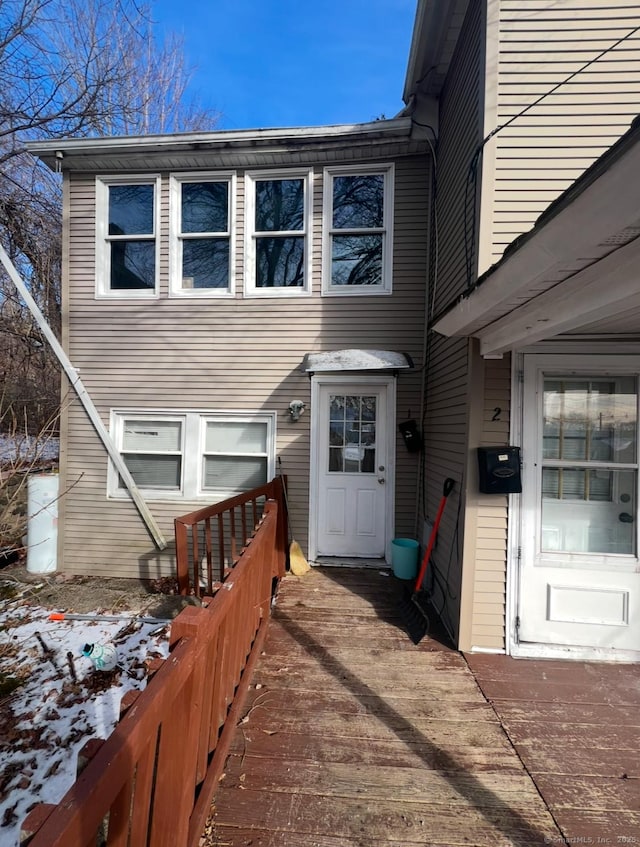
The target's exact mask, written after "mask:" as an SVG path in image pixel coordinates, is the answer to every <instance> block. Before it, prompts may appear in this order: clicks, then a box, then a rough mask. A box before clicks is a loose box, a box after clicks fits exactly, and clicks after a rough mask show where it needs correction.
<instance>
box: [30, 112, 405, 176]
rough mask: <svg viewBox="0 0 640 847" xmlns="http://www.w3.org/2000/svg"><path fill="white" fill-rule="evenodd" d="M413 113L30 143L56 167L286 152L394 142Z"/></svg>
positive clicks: (31, 147)
mask: <svg viewBox="0 0 640 847" xmlns="http://www.w3.org/2000/svg"><path fill="white" fill-rule="evenodd" d="M410 135H411V120H410V118H408V117H404V118H402V117H400V118H393V119H391V120H381V121H372V122H369V123H363V124H336V125H330V126H314V127H285V128H266V129H244V130H217V131H211V132H186V133H168V134H165V135H131V136H109V137H100V138H63V139H54V140H50V141H31V142H28V143H27V145H26V147H27V150H28V151H29V152H30V153H32V154H33V155H34V156H38V157H39V158H40V159H42V161H44V162H45V163H46V164H47V165H48V166H49V167H50V168H51V169H52V170H53V169H57V170H59V169H67V168H68V167H69V166H70V163H71V162H72V161H73V160H74V159H77V160H80V159H82V158H85V159H86V158H92V159H95V158H98V157H101V156H111V157H113V156H115V155H121V156H126V155H129V154H137V155H140V154H150V153H154V154H159V153H164V154H165V155H171V154H173V153H200V152H206V151H211V152H217V151H219V152H222V151H232V150H233V151H243V150H251V151H255V150H261V151H264V152H269V151H286V150H287V149H289V148H296V149H300V148H307V149H308V148H313V147H314V146H316V147H322V146H326V145H327V144H329V145H332V144H340V143H353V144H356V143H365V142H376V141H377V142H388V141H393V140H397V141H401V140H409V138H410Z"/></svg>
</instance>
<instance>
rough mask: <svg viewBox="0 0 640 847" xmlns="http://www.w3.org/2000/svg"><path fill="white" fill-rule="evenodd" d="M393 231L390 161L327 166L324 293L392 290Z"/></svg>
mask: <svg viewBox="0 0 640 847" xmlns="http://www.w3.org/2000/svg"><path fill="white" fill-rule="evenodd" d="M392 233H393V166H392V165H387V166H383V167H374V168H371V167H362V168H360V167H358V168H353V167H335V168H326V169H325V172H324V241H323V291H324V293H325V294H343V295H344V294H389V293H390V292H391V260H392Z"/></svg>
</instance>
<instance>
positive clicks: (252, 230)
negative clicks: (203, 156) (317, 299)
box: [245, 171, 311, 297]
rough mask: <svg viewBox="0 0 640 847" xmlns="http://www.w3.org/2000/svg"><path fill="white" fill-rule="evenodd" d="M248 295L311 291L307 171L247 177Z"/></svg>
mask: <svg viewBox="0 0 640 847" xmlns="http://www.w3.org/2000/svg"><path fill="white" fill-rule="evenodd" d="M245 181H246V197H247V201H246V202H247V212H246V233H245V245H246V269H247V270H246V278H245V292H246V293H247V294H251V295H254V296H263V297H269V296H290V295H292V294H297V293H300V292H302V293H308V292H309V291H310V289H311V273H310V244H311V239H310V230H311V214H310V207H311V198H310V188H311V175H310V172H309V171H298V172H280V173H275V174H274V173H273V172H266V173H262V172H261V173H251V174H247V176H246V178H245Z"/></svg>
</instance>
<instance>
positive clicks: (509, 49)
mask: <svg viewBox="0 0 640 847" xmlns="http://www.w3.org/2000/svg"><path fill="white" fill-rule="evenodd" d="M639 26H640V7H638V4H637V3H630V2H629V0H611V2H608V3H602V2H601V0H559V2H556V3H549V2H548V0H500V2H499V22H498V28H499V35H498V37H499V54H498V61H497V114H496V116H495V123H494V126H500V125H503V124H505V123H506V122H508V121H509V120H510V119H512V118H513V117H514V116H515V115H517V114H518V113H519V112H521V111H522V110H523V109H525V108H526V107H527V106H528V105H530V104H532V103H534V102H535V101H536V100H537V99H538V98H539V97H540V96H541V95H543V94H545V92H547V91H551V89H552V88H554V86H555V85H557V84H558V83H560V82H562V81H564V80H566V79H567V78H568V77H569V76H570V75H571V74H574V73H575V72H576V71H579V73H577V75H576V76H575V77H573V78H572V79H571V80H570V81H569V82H567V83H566V84H563V85H561V86H560V87H559V88H558V90H557V91H555V92H554V93H553V94H550V96H548V97H545V98H544V99H543V100H542V101H541V102H540V103H539V104H538V105H536V106H534V107H533V108H532V109H530V110H529V111H527V113H526V114H525V115H523V116H522V117H519V118H517V120H515V121H514V123H513V124H512V125H511V126H508V127H506V128H505V129H504V130H501V131H500V132H499V133H498V135H497V136H496V139H495V192H494V196H493V203H492V206H493V208H492V211H491V218H492V229H493V239H492V241H493V247H492V251H491V253H490V254H489V252H488V251H487V253H486V254H485V257H486V259H485V267H481V268H480V270H481V272H482V271H484V270H486V268H487V267H488V266H489V265H490V264H492V263H493V262H495V261H497V260H498V259H499V258H500V257H501V256H502V253H503V251H504V249H505V247H506V246H507V245H508V244H510V243H511V242H512V241H513V239H514V238H516V237H517V236H518V235H520V234H521V233H523V232H526V231H527V230H529V229H531V227H532V226H533V224H534V223H535V221H536V219H537V217H538V216H539V215H540V213H541V212H542V211H543V210H544V209H545V208H546V207H547V206H548V205H549V203H551V201H552V200H554V199H555V198H556V197H557V196H558V195H559V194H560V193H561V192H562V191H563V190H564V189H565V188H567V187H568V186H569V185H570V184H571V183H572V182H573V181H574V180H575V179H576V178H577V177H578V176H580V174H581V173H582V172H583V171H584V170H585V169H586V168H587V167H589V165H591V163H592V162H594V161H595V159H597V158H598V157H599V156H600V155H601V154H602V153H604V151H605V150H606V149H607V148H609V147H610V146H611V145H612V144H613V143H614V142H615V141H616V140H617V139H618V138H619V137H620V136H621V135H622V134H623V133H624V132H625V131H626V130H627V129H628V128H629V125H630V123H631V121H632V120H633V118H634V117H635V116H636V115H637V114H638V112H640V76H639V72H640V32H636V33H634V34H632V35H630V37H628V38H626V39H625V40H624V41H622V42H621V43H620V44H618V45H617V46H614V45H615V44H616V42H617V41H618V40H619V39H622V38H624V37H625V36H627V35H629V34H630V33H632V31H633V30H634V29H635V28H636V27H639ZM610 48H611V49H610ZM603 51H609V52H607V53H606V54H605V55H603V56H602V57H601V58H598V59H597V61H595V62H594V63H593V64H592V65H590V66H589V67H588V68H585V69H584V70H580V69H581V68H582V67H583V66H584V65H586V64H587V63H588V62H591V61H592V60H594V59H596V58H597V57H598V56H599V54H600V53H602V52H603ZM488 82H489V84H490V85H491V84H492V80H491V79H489V80H488Z"/></svg>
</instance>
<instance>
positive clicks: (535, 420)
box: [518, 355, 640, 652]
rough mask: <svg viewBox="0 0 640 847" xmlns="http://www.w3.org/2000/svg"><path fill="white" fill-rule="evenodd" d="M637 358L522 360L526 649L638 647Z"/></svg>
mask: <svg viewBox="0 0 640 847" xmlns="http://www.w3.org/2000/svg"><path fill="white" fill-rule="evenodd" d="M639 375H640V359H638V358H636V357H622V356H611V357H603V356H598V357H595V356H582V357H577V356H573V357H566V356H565V357H562V358H560V357H557V356H549V355H540V356H533V355H532V356H525V365H524V409H523V411H524V418H523V441H522V447H523V459H524V466H523V486H522V488H523V495H522V546H521V568H520V586H519V603H518V618H519V620H518V624H519V625H518V630H519V631H518V635H519V640H520V642H521V643H522V642H530V643H539V644H555V645H562V646H572V647H585V648H596V649H598V650H605V651H610V652H615V651H619V650H624V651H638V650H640V573H639V572H638V570H639V569H638V452H639V451H638V378H639Z"/></svg>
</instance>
